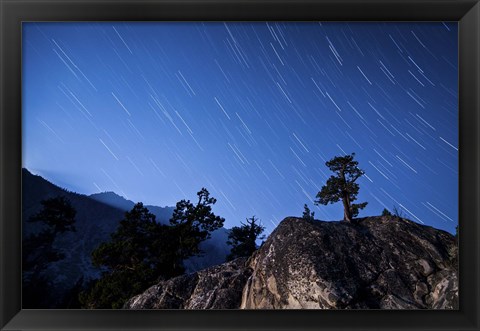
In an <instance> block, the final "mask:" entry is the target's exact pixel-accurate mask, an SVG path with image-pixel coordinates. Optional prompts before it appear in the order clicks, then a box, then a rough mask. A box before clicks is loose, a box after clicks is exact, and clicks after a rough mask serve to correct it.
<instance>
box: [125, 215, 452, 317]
mask: <svg viewBox="0 0 480 331" xmlns="http://www.w3.org/2000/svg"><path fill="white" fill-rule="evenodd" d="M457 274H458V248H457V245H456V243H455V238H454V237H453V236H452V235H451V234H450V233H448V232H445V231H442V230H437V229H434V228H432V227H429V226H424V225H420V224H417V223H414V222H412V221H409V220H407V219H402V218H399V217H395V216H383V217H366V218H362V219H357V220H356V223H355V224H350V223H347V222H322V221H306V220H304V219H301V218H295V217H288V218H285V219H284V220H283V221H282V222H281V223H280V224H279V225H278V227H277V228H276V229H275V230H274V231H273V232H272V233H271V234H270V236H269V237H268V239H267V240H266V241H265V243H264V244H263V245H262V246H261V247H260V248H259V249H258V250H257V251H256V252H255V253H254V254H253V255H252V256H251V257H250V258H249V259H248V260H246V259H245V258H239V259H236V260H233V261H231V262H228V263H224V264H221V265H217V266H214V267H210V268H207V269H205V270H201V271H198V272H196V273H192V274H188V275H183V276H179V277H175V278H172V279H169V280H166V281H161V282H159V283H158V284H156V285H154V286H152V287H150V288H149V289H147V290H146V291H144V292H143V293H141V294H139V295H137V296H134V297H133V298H131V299H130V300H129V301H128V302H127V303H126V304H125V308H127V309H232V308H233V309H235V308H237V309H238V308H240V309H458V275H457Z"/></svg>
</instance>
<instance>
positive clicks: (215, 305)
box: [125, 258, 252, 309]
mask: <svg viewBox="0 0 480 331" xmlns="http://www.w3.org/2000/svg"><path fill="white" fill-rule="evenodd" d="M245 262H246V259H245V258H239V259H236V260H234V261H231V262H228V263H224V264H221V265H218V266H215V267H211V268H207V269H204V270H201V271H198V272H195V273H191V274H187V275H182V276H179V277H175V278H172V279H169V280H167V281H162V282H160V283H159V284H157V285H155V286H152V287H150V288H149V289H148V290H146V291H145V292H144V293H142V294H140V295H137V296H135V297H133V298H131V299H130V300H129V301H128V302H127V303H126V304H125V308H127V309H236V308H239V307H240V302H241V299H242V291H243V288H244V286H245V284H246V282H247V279H248V278H249V277H250V275H251V273H252V271H251V269H250V268H247V267H245Z"/></svg>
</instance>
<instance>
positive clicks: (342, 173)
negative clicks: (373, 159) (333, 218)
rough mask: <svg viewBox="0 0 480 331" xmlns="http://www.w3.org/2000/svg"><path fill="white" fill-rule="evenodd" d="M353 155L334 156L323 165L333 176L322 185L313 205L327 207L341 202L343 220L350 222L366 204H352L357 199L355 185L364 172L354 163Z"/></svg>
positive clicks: (357, 188) (356, 185)
mask: <svg viewBox="0 0 480 331" xmlns="http://www.w3.org/2000/svg"><path fill="white" fill-rule="evenodd" d="M354 157H355V153H352V154H351V155H345V156H336V157H334V158H333V159H331V160H330V161H327V162H326V163H325V165H326V166H327V167H328V168H330V170H331V171H333V172H334V173H335V175H332V176H330V178H329V179H328V180H327V184H326V185H324V186H323V187H322V189H321V191H320V192H318V194H317V198H318V200H316V201H315V204H317V205H318V204H322V205H327V204H329V203H335V202H338V201H342V203H343V210H344V213H343V219H344V221H347V222H352V219H353V217H355V216H357V215H358V213H359V210H360V209H363V208H365V206H366V205H367V202H363V203H359V204H354V203H352V202H353V201H355V200H356V199H357V194H358V190H359V185H358V184H357V183H356V181H357V179H358V178H360V176H362V175H363V174H364V173H365V172H364V171H363V170H361V169H359V168H358V162H357V161H354Z"/></svg>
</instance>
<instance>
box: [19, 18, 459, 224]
mask: <svg viewBox="0 0 480 331" xmlns="http://www.w3.org/2000/svg"><path fill="white" fill-rule="evenodd" d="M457 34H458V27H457V23H446V22H431V23H341V22H335V23H334V22H330V23H319V22H268V23H267V22H254V23H247V22H245V23H242V22H238V23H233V22H229V23H223V22H204V23H202V22H183V23H178V22H177V23H174V22H163V23H161V22H156V23H122V22H118V23H24V24H23V109H22V116H23V132H22V134H23V166H24V167H26V168H28V169H29V170H30V171H32V172H33V173H35V174H39V175H42V176H43V177H45V178H47V179H48V180H50V181H52V182H53V183H55V184H57V185H59V186H62V187H65V188H67V189H69V190H72V191H75V192H78V193H84V194H92V193H96V192H102V191H114V192H116V193H118V194H120V195H122V196H124V197H126V198H128V199H130V200H133V201H135V202H138V201H142V202H144V203H146V204H154V205H159V206H166V205H168V206H173V205H174V204H175V203H176V202H177V201H179V200H181V199H185V198H186V199H191V200H195V197H196V192H197V191H199V190H200V188H202V187H206V188H207V189H208V190H209V191H210V193H211V195H212V196H214V197H215V198H217V200H218V202H217V204H216V205H215V207H214V211H215V212H216V213H217V214H219V215H221V216H223V217H225V219H226V223H225V226H226V227H231V226H234V225H238V224H239V222H240V221H244V220H245V218H247V217H251V216H252V215H256V216H257V217H258V218H260V219H261V221H262V223H263V224H264V226H266V228H267V232H270V231H272V229H273V228H274V227H275V226H276V225H277V224H278V222H279V221H281V220H282V219H283V218H284V217H286V216H300V215H301V214H302V211H303V205H304V203H307V204H308V205H309V206H310V208H311V209H312V210H313V211H314V212H315V217H316V218H317V219H321V220H340V219H341V218H342V217H343V212H342V206H341V203H338V204H334V205H328V206H318V207H317V206H314V205H313V200H314V199H315V195H316V194H317V192H318V191H319V190H320V188H321V187H322V185H323V184H324V183H325V182H326V180H327V178H328V177H329V176H330V172H329V170H328V169H327V167H326V166H325V161H327V160H329V159H331V158H332V157H334V156H336V155H343V154H350V153H352V152H355V153H356V159H357V160H358V161H359V167H360V168H361V169H363V170H365V173H366V175H365V176H363V177H361V178H360V179H359V180H358V183H359V184H360V194H359V196H358V202H363V201H368V203H369V204H368V206H367V208H366V209H364V210H363V211H362V212H361V213H360V216H368V215H379V214H381V211H382V210H383V208H384V207H387V208H388V209H390V210H391V209H392V208H393V206H396V207H397V208H398V209H399V210H402V212H403V213H404V214H405V216H406V217H408V218H409V219H411V220H413V221H416V222H418V223H424V224H427V225H431V226H434V227H436V228H441V229H445V230H447V231H450V232H454V231H455V226H456V225H457V224H458V88H457V85H458V78H457V77H458V57H457V53H458V47H457V43H458V37H457Z"/></svg>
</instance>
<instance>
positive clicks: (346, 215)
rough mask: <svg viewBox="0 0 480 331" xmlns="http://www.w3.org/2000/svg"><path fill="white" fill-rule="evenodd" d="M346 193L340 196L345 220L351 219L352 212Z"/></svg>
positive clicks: (349, 220)
mask: <svg viewBox="0 0 480 331" xmlns="http://www.w3.org/2000/svg"><path fill="white" fill-rule="evenodd" d="M348 200H349V199H348V193H344V194H343V197H342V201H343V220H344V221H346V222H351V221H352V212H351V208H350V201H348Z"/></svg>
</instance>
